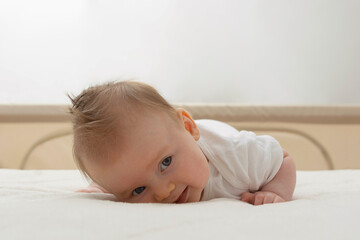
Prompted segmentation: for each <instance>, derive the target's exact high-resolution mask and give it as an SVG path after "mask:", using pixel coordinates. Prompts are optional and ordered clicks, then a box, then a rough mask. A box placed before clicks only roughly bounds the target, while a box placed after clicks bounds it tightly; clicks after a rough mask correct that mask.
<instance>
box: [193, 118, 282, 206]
mask: <svg viewBox="0 0 360 240" xmlns="http://www.w3.org/2000/svg"><path fill="white" fill-rule="evenodd" d="M195 122H196V125H197V126H198V128H199V130H200V139H199V141H197V143H198V145H199V147H200V148H201V150H202V151H203V153H204V154H205V156H206V157H207V159H208V161H209V169H210V177H209V181H208V183H207V184H206V186H205V189H204V193H203V196H202V198H201V201H206V200H210V199H213V198H235V199H240V195H241V194H242V193H244V192H248V191H250V192H254V191H258V190H259V189H260V188H261V187H262V186H264V185H265V184H267V183H268V182H270V181H271V180H272V179H273V178H274V176H275V175H276V173H277V172H278V171H279V169H280V166H281V164H282V161H283V151H282V148H281V146H280V144H279V143H278V142H277V141H276V140H275V139H274V138H273V137H271V136H267V135H263V136H256V135H255V133H253V132H249V131H238V130H237V129H235V128H233V127H231V126H229V125H228V124H225V123H222V122H219V121H214V120H196V121H195Z"/></svg>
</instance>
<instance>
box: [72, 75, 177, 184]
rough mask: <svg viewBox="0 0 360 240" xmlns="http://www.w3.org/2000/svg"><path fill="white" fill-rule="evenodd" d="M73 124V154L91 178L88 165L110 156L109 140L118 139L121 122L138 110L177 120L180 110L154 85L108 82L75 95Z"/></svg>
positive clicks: (133, 82) (78, 164) (83, 170)
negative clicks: (149, 111)
mask: <svg viewBox="0 0 360 240" xmlns="http://www.w3.org/2000/svg"><path fill="white" fill-rule="evenodd" d="M68 97H69V98H70V100H71V102H72V106H71V107H70V109H69V110H70V111H69V112H70V114H71V117H72V123H73V132H74V145H73V154H74V159H75V162H76V164H77V166H78V168H79V169H80V171H81V172H82V173H83V174H84V175H85V176H86V177H90V178H91V176H90V175H89V172H88V171H87V169H86V168H85V166H84V160H86V159H88V158H95V159H96V161H101V160H103V159H98V158H100V157H99V156H101V157H104V156H106V154H105V153H106V151H107V150H108V149H109V147H111V146H109V143H111V142H116V141H113V140H114V139H116V137H117V134H119V132H120V131H121V129H119V128H121V124H119V122H121V120H122V119H124V118H129V117H131V112H132V111H135V110H144V109H152V110H158V111H162V112H165V113H167V114H168V115H169V116H170V117H172V118H174V119H176V110H175V108H174V107H173V106H171V105H170V104H169V103H168V102H167V101H166V100H165V99H164V98H163V97H162V96H161V95H160V94H159V93H158V92H157V91H156V89H154V88H153V87H151V86H149V85H147V84H144V83H140V82H135V81H121V82H108V83H106V84H101V85H97V86H92V87H89V88H87V89H85V90H84V91H82V92H81V93H80V94H79V95H78V96H76V97H71V96H70V95H68Z"/></svg>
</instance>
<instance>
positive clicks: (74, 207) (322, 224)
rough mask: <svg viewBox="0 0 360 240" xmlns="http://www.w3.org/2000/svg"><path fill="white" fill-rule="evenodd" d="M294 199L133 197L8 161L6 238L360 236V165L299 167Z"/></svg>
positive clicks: (3, 192) (0, 176) (2, 186)
mask: <svg viewBox="0 0 360 240" xmlns="http://www.w3.org/2000/svg"><path fill="white" fill-rule="evenodd" d="M297 179H298V181H297V187H296V190H295V194H294V199H293V200H292V201H290V202H285V203H278V204H266V205H262V206H253V205H250V204H247V203H243V202H241V201H238V200H230V199H222V198H220V199H214V200H211V201H207V202H199V203H189V204H178V205H176V204H128V203H121V202H117V201H116V199H115V198H114V196H113V195H111V194H101V193H78V192H75V190H76V189H79V188H82V187H84V186H86V185H87V182H86V181H85V179H84V178H83V177H82V175H81V174H80V173H79V172H78V171H77V170H14V169H0V214H1V215H0V216H1V217H0V229H1V230H0V238H1V239H13V240H15V239H36V240H38V239H107V240H111V239H159V240H160V239H327V240H329V239H330V240H331V239H354V240H355V239H356V240H358V239H360V228H359V222H358V220H357V219H358V216H360V204H359V202H360V170H330V171H329V170H326V171H298V172H297Z"/></svg>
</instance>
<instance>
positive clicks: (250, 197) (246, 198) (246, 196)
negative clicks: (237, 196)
mask: <svg viewBox="0 0 360 240" xmlns="http://www.w3.org/2000/svg"><path fill="white" fill-rule="evenodd" d="M241 201H243V202H247V203H250V204H254V194H253V193H250V192H245V193H243V194H241Z"/></svg>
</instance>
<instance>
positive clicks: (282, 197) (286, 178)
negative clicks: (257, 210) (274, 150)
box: [241, 150, 296, 205]
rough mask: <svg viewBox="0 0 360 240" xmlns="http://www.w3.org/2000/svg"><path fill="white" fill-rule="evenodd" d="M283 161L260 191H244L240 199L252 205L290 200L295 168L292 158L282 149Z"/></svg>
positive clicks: (294, 180) (294, 179)
mask: <svg viewBox="0 0 360 240" xmlns="http://www.w3.org/2000/svg"><path fill="white" fill-rule="evenodd" d="M283 156H284V157H283V158H284V160H283V162H282V164H281V167H280V169H279V171H278V172H277V174H276V175H275V177H274V178H273V179H272V180H271V181H270V182H269V183H267V184H266V185H264V186H263V187H262V188H261V189H260V191H258V192H255V193H251V192H245V193H243V194H242V195H241V200H242V201H244V202H248V203H251V204H254V205H261V204H265V203H276V202H284V201H290V200H291V198H292V195H293V193H294V189H295V184H296V168H295V162H294V160H293V158H292V157H291V156H290V155H289V153H288V152H286V151H285V150H283Z"/></svg>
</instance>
